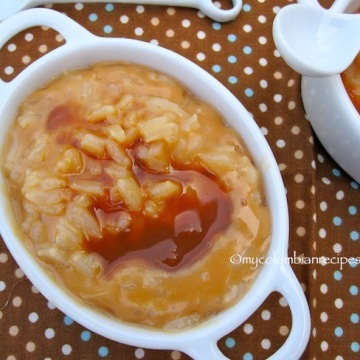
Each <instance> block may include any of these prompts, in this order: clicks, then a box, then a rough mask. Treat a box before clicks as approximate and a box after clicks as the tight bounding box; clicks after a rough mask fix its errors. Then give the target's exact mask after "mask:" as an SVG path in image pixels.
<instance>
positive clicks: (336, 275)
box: [334, 270, 342, 281]
mask: <svg viewBox="0 0 360 360" xmlns="http://www.w3.org/2000/svg"><path fill="white" fill-rule="evenodd" d="M334 279H335V280H338V281H339V280H341V279H342V273H341V271H339V270H336V271H335V272H334Z"/></svg>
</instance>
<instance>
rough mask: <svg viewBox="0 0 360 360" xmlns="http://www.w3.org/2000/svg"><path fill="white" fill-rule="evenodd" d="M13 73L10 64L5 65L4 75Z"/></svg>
mask: <svg viewBox="0 0 360 360" xmlns="http://www.w3.org/2000/svg"><path fill="white" fill-rule="evenodd" d="M13 73H14V68H13V67H12V66H6V67H5V74H6V75H11V74H13Z"/></svg>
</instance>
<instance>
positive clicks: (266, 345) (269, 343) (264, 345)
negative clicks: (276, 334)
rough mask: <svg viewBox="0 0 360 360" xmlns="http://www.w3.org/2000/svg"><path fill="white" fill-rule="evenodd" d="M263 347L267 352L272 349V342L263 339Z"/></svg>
mask: <svg viewBox="0 0 360 360" xmlns="http://www.w3.org/2000/svg"><path fill="white" fill-rule="evenodd" d="M261 347H262V348H263V349H265V350H268V349H270V347H271V342H270V340H269V339H263V340H261Z"/></svg>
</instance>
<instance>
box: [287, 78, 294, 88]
mask: <svg viewBox="0 0 360 360" xmlns="http://www.w3.org/2000/svg"><path fill="white" fill-rule="evenodd" d="M294 85H295V80H294V79H290V80H289V81H288V83H287V86H288V87H292V86H294Z"/></svg>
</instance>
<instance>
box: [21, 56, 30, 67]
mask: <svg viewBox="0 0 360 360" xmlns="http://www.w3.org/2000/svg"><path fill="white" fill-rule="evenodd" d="M21 61H22V63H23V64H25V65H27V64H30V62H31V57H30V56H29V55H24V56H23V57H22V58H21Z"/></svg>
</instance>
